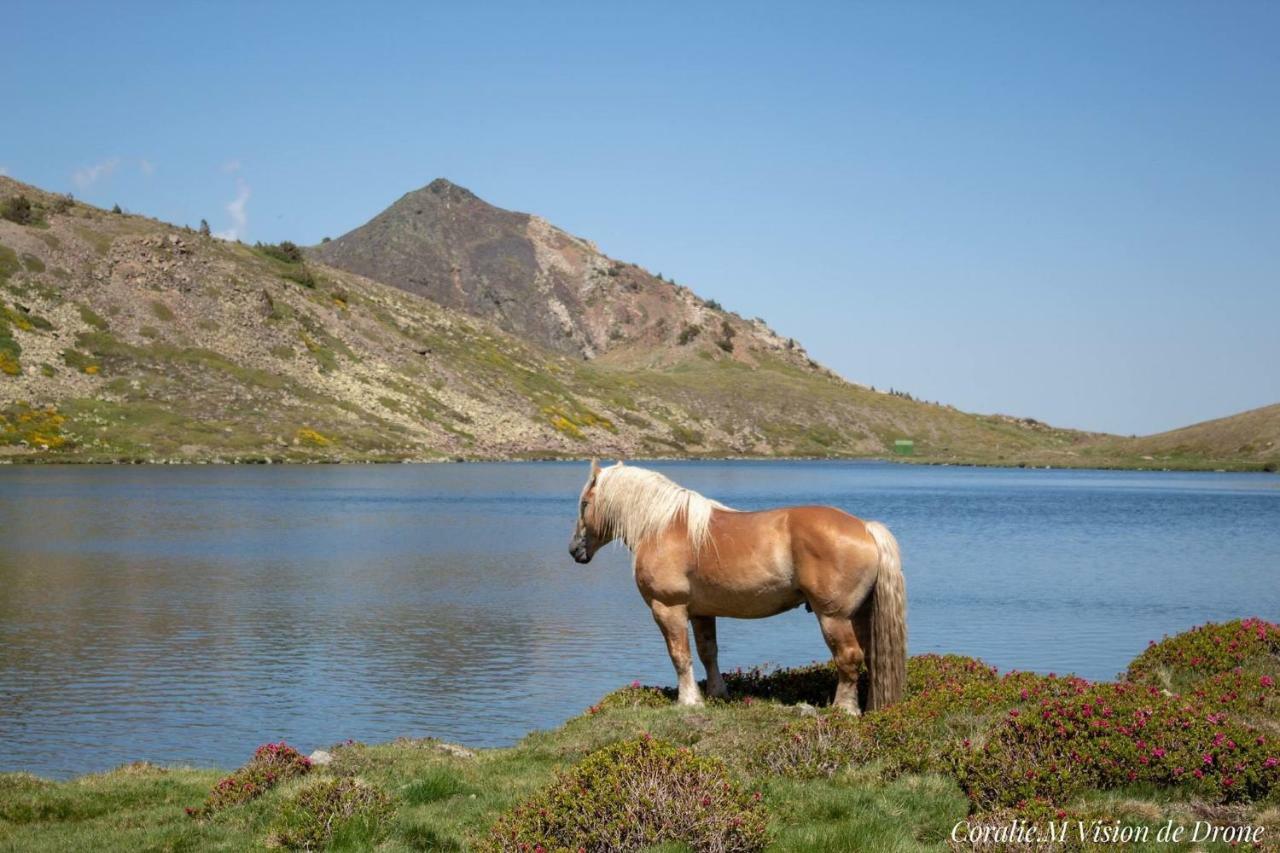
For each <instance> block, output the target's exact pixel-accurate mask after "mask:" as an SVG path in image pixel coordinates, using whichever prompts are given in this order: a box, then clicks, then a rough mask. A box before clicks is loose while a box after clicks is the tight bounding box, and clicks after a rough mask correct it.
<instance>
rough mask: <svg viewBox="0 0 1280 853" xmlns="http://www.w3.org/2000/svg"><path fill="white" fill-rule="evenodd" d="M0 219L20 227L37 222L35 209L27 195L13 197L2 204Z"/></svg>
mask: <svg viewBox="0 0 1280 853" xmlns="http://www.w3.org/2000/svg"><path fill="white" fill-rule="evenodd" d="M0 219H7V220H9V221H10V222H13V223H16V224H18V225H30V224H31V223H33V222H35V221H36V211H35V207H34V206H33V205H32V204H31V199H29V198H27V197H26V196H25V195H16V196H11V197H9V198H7V199H5V200H4V203H3V204H0Z"/></svg>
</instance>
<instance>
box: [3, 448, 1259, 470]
mask: <svg viewBox="0 0 1280 853" xmlns="http://www.w3.org/2000/svg"><path fill="white" fill-rule="evenodd" d="M592 458H593V457H591V456H576V455H575V456H562V455H557V454H551V455H529V456H467V457H463V456H452V457H404V458H394V459H390V458H314V459H307V458H285V457H272V456H248V457H237V458H232V459H223V458H220V457H215V458H211V459H141V458H128V457H111V458H103V459H94V458H88V459H68V458H56V457H52V456H45V455H37V454H21V455H20V454H13V455H0V465H12V466H15V467H16V466H30V467H37V466H42V465H50V466H54V465H61V466H68V467H70V466H75V465H83V466H89V467H98V466H101V467H109V466H135V467H144V466H147V467H150V466H154V467H178V466H185V467H200V466H210V465H219V466H244V467H256V466H268V465H283V466H297V467H301V466H308V465H450V464H454V465H466V464H473V463H519V462H583V463H585V462H589V461H590V460H591V459H592ZM596 458H600V459H618V458H622V459H624V461H626V462H636V463H650V462H657V463H663V462H746V463H762V462H884V463H889V464H894V465H914V466H920V467H931V468H993V469H1003V470H1011V471H1012V470H1025V471H1051V470H1065V471H1144V472H1148V473H1204V474H1276V473H1280V463H1275V462H1237V461H1217V460H1205V461H1203V462H1197V463H1193V464H1186V465H1154V464H1152V465H1137V464H1126V463H1124V462H1116V463H1115V464H1078V465H1077V464H1072V463H1069V462H1068V463H1059V464H1044V465H1040V464H1033V463H1031V462H1018V463H1004V462H982V461H965V460H949V459H928V458H915V459H910V458H902V457H891V456H714V455H707V456H626V457H617V456H613V455H610V454H608V453H601V454H598V456H597V457H596ZM1038 461H1040V460H1037V462H1038Z"/></svg>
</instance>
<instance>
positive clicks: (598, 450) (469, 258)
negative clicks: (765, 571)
mask: <svg viewBox="0 0 1280 853" xmlns="http://www.w3.org/2000/svg"><path fill="white" fill-rule="evenodd" d="M432 186H434V187H436V188H437V190H438V191H441V192H442V193H443V194H444V195H447V196H450V197H451V198H453V200H452V201H449V200H444V201H440V202H436V207H435V208H429V207H428V206H427V205H426V204H425V203H424V204H423V206H422V208H421V209H422V210H424V211H426V210H428V209H434V210H435V214H433V215H443V214H442V213H441V211H444V210H450V211H453V212H452V213H451V214H450V216H454V217H455V218H457V219H459V220H460V219H462V218H465V216H464V213H465V211H466V210H473V211H479V212H478V213H476V216H478V217H480V218H481V219H482V220H483V221H484V222H491V223H499V224H501V223H508V224H510V223H516V222H524V226H523V227H524V228H525V229H526V230H525V238H523V239H527V240H529V241H531V242H529V243H527V244H525V245H527V246H530V247H531V249H530V251H532V252H533V257H534V259H535V266H536V267H537V270H540V271H542V272H535V273H533V274H532V276H525V277H523V278H521V277H519V276H516V275H515V274H514V273H512V275H511V276H510V277H508V278H505V279H502V280H501V281H502V287H504V288H506V290H505V291H503V292H505V293H508V294H509V296H510V300H509V302H508V303H504V304H510V305H515V304H522V305H531V306H532V307H531V308H530V313H533V314H537V313H538V312H540V311H542V310H543V308H544V307H545V306H551V305H553V303H552V302H549V301H543V302H539V301H538V298H537V295H538V294H543V291H542V290H540V289H539V287H540V285H539V284H538V282H539V281H542V282H546V281H552V280H554V281H555V282H558V283H557V284H556V285H555V286H556V287H562V288H563V289H562V290H560V291H556V292H557V293H560V294H562V295H560V296H557V297H556V298H557V299H559V300H560V304H561V305H563V306H564V307H565V310H566V311H568V310H569V307H570V306H571V305H579V304H589V307H590V308H591V310H593V311H596V312H597V313H595V314H591V315H590V316H591V317H593V318H595V319H590V320H585V319H581V318H575V316H574V315H573V314H572V313H570V314H569V318H570V319H569V326H562V327H561V328H567V329H569V334H568V335H566V336H565V338H563V339H559V340H558V341H544V340H542V339H540V338H538V334H539V332H538V331H537V330H538V329H543V330H547V329H551V330H554V328H555V327H551V326H547V325H546V324H545V323H543V322H542V321H543V319H545V316H544V317H542V318H541V319H536V322H535V320H534V319H531V320H529V325H527V326H521V325H520V322H521V319H522V315H521V313H520V312H516V311H514V310H511V311H509V312H508V313H505V314H504V313H501V312H494V313H492V314H488V313H486V311H485V310H484V309H483V308H482V307H477V306H478V305H479V306H482V305H483V303H473V302H471V301H469V300H470V299H471V294H472V291H473V289H474V288H473V285H475V284H476V283H477V282H481V283H492V282H496V281H498V280H499V279H498V277H496V274H491V273H490V272H476V271H475V270H476V269H477V268H483V269H484V270H488V269H489V268H488V267H484V262H483V259H484V258H489V257H495V256H496V255H497V254H500V253H501V251H505V250H506V249H501V250H500V249H499V248H493V247H491V248H489V249H485V248H483V246H484V240H483V238H482V237H475V238H474V239H471V240H470V241H469V242H468V241H467V240H463V239H462V238H461V237H458V238H457V239H459V240H460V241H461V243H460V245H459V247H455V248H450V247H451V246H452V242H451V241H452V240H454V239H455V238H454V237H450V238H448V239H447V240H442V241H439V245H440V246H442V247H443V248H441V249H440V251H441V252H442V253H443V254H442V255H441V257H450V258H454V259H455V260H452V261H450V263H451V264H456V265H457V266H458V267H459V271H458V279H457V280H458V281H460V282H462V283H464V284H465V285H466V287H463V288H461V289H460V290H458V291H457V292H456V294H455V298H456V299H457V300H458V301H457V302H456V303H455V304H454V305H452V306H451V305H449V304H443V303H441V302H437V301H435V300H434V299H433V298H424V296H423V295H420V294H416V293H413V292H407V291H406V290H404V289H401V288H399V287H394V286H391V285H389V284H385V283H381V282H378V281H375V280H373V279H371V278H367V277H365V276H364V275H361V274H359V273H356V272H351V271H349V270H346V269H340V268H338V267H335V266H330V265H328V264H327V263H324V262H322V261H321V258H322V257H323V256H324V255H325V254H326V253H327V252H328V251H329V250H328V249H322V250H316V251H315V252H312V253H310V254H309V255H308V256H307V257H306V258H303V257H302V253H301V252H299V251H298V250H297V249H296V247H293V246H291V245H283V244H282V245H281V246H256V247H251V246H245V245H240V244H238V243H231V242H225V241H222V240H218V239H215V238H212V237H208V236H202V235H200V234H198V233H196V232H194V231H192V230H191V229H189V228H182V227H177V226H173V225H169V224H166V223H163V222H159V221H156V220H154V219H149V218H146V217H143V216H136V215H130V214H124V213H113V212H108V211H105V210H101V209H99V208H96V207H93V206H90V205H86V204H83V203H81V202H75V201H72V200H70V199H69V198H66V197H63V196H58V195H55V194H51V193H47V192H44V191H41V190H39V189H37V188H36V187H32V186H29V185H26V184H21V183H18V182H16V181H13V180H11V179H9V178H5V177H0V215H3V216H4V217H7V218H0V460H5V459H8V460H31V461H90V462H92V461H122V460H123V461H196V462H199V461H267V460H271V461H277V460H278V461H308V460H312V461H336V460H384V461H390V460H402V459H405V460H428V459H445V458H471V459H507V458H530V457H539V458H544V457H582V456H586V455H592V454H597V455H601V456H625V457H646V456H647V457H655V456H657V457H662V456H667V457H670V456H755V457H771V456H783V457H786V456H822V457H857V456H887V455H890V454H892V452H893V449H894V444H895V442H896V441H898V440H902V439H911V440H912V441H913V442H914V450H915V455H916V457H917V458H919V459H922V460H927V461H935V462H944V461H945V462H975V463H990V464H1039V465H1044V464H1053V465H1110V464H1130V465H1132V464H1137V465H1144V464H1150V463H1146V462H1143V461H1141V460H1136V457H1133V456H1132V455H1131V454H1132V451H1131V450H1129V449H1127V446H1126V449H1125V450H1124V451H1123V453H1120V452H1117V451H1116V450H1115V449H1114V442H1116V441H1119V440H1118V439H1114V438H1113V437H1108V436H1099V435H1096V434H1091V433H1082V432H1076V431H1070V430H1060V429H1054V428H1052V427H1049V426H1046V425H1044V424H1041V423H1038V422H1036V421H1033V420H1030V419H1023V418H1016V417H1010V416H1005V415H973V414H968V413H964V412H960V411H958V410H956V409H954V408H952V407H949V406H941V405H936V404H930V403H924V402H920V401H916V400H912V399H909V398H906V397H903V396H898V395H893V394H886V393H883V392H879V391H875V390H873V389H871V388H868V387H865V386H861V385H857V384H853V383H849V382H846V381H844V380H843V379H841V378H839V377H838V376H836V375H834V374H832V373H831V372H830V371H827V370H826V369H824V368H822V367H821V366H819V365H816V364H814V363H813V362H812V361H810V360H809V358H808V356H806V355H805V354H804V352H803V350H802V349H800V347H799V346H798V345H797V344H795V343H793V342H790V341H787V340H784V339H782V338H780V337H778V336H777V335H775V334H773V333H772V332H771V331H769V330H768V328H767V327H766V326H765V325H764V323H763V322H761V321H752V320H745V319H743V318H741V317H738V316H737V315H735V314H732V313H729V312H724V311H722V310H720V309H719V308H718V307H717V306H715V305H712V304H709V303H706V302H703V301H702V300H700V299H698V297H696V296H695V295H693V294H692V293H690V292H689V291H687V290H686V289H684V288H680V287H678V286H675V285H672V284H670V283H669V282H665V281H662V280H660V279H657V278H656V277H653V276H649V275H648V274H647V273H645V272H644V271H643V270H639V269H637V268H635V267H631V266H629V265H625V264H624V265H621V268H620V269H619V270H618V273H617V274H616V275H610V274H609V273H608V270H609V269H613V268H614V265H615V264H616V263H617V262H614V261H609V260H607V259H606V260H604V261H600V260H599V258H602V257H603V256H600V255H598V253H595V254H592V255H590V258H589V259H587V260H581V265H580V266H577V267H572V269H573V270H581V269H595V268H598V264H600V263H604V264H605V267H604V269H605V270H606V272H605V273H604V275H603V276H598V277H595V278H599V279H600V281H599V282H598V283H595V284H590V285H588V284H586V283H585V282H590V281H591V280H592V277H591V276H590V275H589V274H586V275H587V278H585V279H583V278H574V277H573V276H571V275H570V274H569V272H566V271H565V268H562V267H561V266H559V265H558V262H557V261H555V260H554V259H548V256H547V254H546V247H547V246H548V245H552V244H558V243H561V242H562V241H563V245H565V246H571V247H579V248H573V249H572V251H570V249H565V251H566V252H569V254H570V255H572V253H573V252H581V253H583V257H584V258H586V257H587V253H588V249H587V248H586V247H587V246H589V244H586V243H585V241H577V238H571V237H568V235H563V236H558V235H562V234H563V232H557V231H555V230H554V229H553V228H551V226H549V225H545V224H543V225H539V226H533V228H534V231H535V232H537V233H538V234H542V235H552V236H546V237H545V238H544V237H539V238H538V239H536V240H535V239H534V238H531V237H529V236H528V234H529V230H528V229H529V228H530V227H531V226H530V223H531V222H532V221H533V220H532V218H523V219H522V218H521V217H523V215H522V214H511V215H510V217H512V218H510V219H508V218H507V217H506V216H504V215H503V214H502V212H500V211H499V212H497V213H495V212H494V211H496V210H497V209H496V208H490V207H488V206H487V205H485V206H483V207H481V206H480V205H483V202H479V200H477V199H474V197H471V198H467V197H466V196H465V195H464V192H465V191H462V190H460V189H459V188H456V187H453V186H452V185H443V184H441V183H440V182H437V183H436V184H433V185H432ZM437 190H432V189H431V187H428V188H427V189H426V190H423V191H419V193H423V192H425V193H428V194H431V195H435V194H436V191H437ZM410 195H411V196H412V195H414V194H410ZM19 198H23V199H26V200H27V201H28V202H29V205H28V206H26V207H23V206H22V205H21V204H18V203H17V200H18V199H19ZM402 201H403V200H402ZM412 209H415V210H416V209H417V208H412ZM423 215H424V216H425V215H426V213H425V212H424V214H423ZM14 220H17V221H14ZM366 227H367V226H366ZM450 227H453V228H456V229H458V230H457V231H456V234H464V233H465V234H472V235H483V234H486V233H487V234H492V235H495V237H494V239H495V240H497V241H498V243H499V244H500V246H502V247H508V246H509V245H510V243H509V241H515V242H517V243H518V242H519V239H521V238H518V235H517V236H512V235H510V234H508V235H507V236H506V237H499V236H496V235H498V233H499V232H498V231H495V230H493V229H495V228H498V227H499V225H492V227H491V226H490V225H484V226H478V225H477V226H472V225H466V224H465V223H461V222H458V223H456V224H455V225H453V226H450ZM501 227H504V228H505V227H507V225H502V226H501ZM512 227H514V226H512ZM539 229H541V230H539ZM451 233H455V232H451ZM513 233H515V232H513ZM349 236H350V235H349ZM344 239H345V238H344ZM433 239H434V238H433ZM540 241H542V242H540ZM575 241H576V242H575ZM332 242H334V243H336V242H338V241H332ZM325 245H326V246H328V245H329V244H325ZM354 245H356V244H355V242H348V247H352V246H354ZM416 251H417V249H415V248H414V247H413V246H411V245H408V244H406V245H405V247H404V252H407V253H413V252H416ZM512 251H513V252H515V254H516V255H519V254H520V253H519V251H516V250H512ZM591 251H592V252H594V250H591ZM450 252H452V254H450ZM539 253H541V254H539ZM508 266H513V265H508V264H498V265H497V268H499V269H502V268H506V267H508ZM569 266H572V265H569ZM548 269H550V270H552V272H553V273H554V272H555V271H556V270H560V271H561V273H563V275H562V277H561V278H556V277H555V275H551V274H547V273H546V272H545V271H546V270H548ZM463 270H469V272H467V274H466V275H465V276H464V275H463V274H462V272H463ZM574 275H577V273H576V272H575V273H574ZM539 276H541V278H539ZM548 276H549V277H548ZM426 280H430V279H429V277H428V278H427V279H426ZM575 282H576V284H575ZM633 283H634V284H633ZM493 286H495V287H496V286H497V285H496V284H495V285H493ZM575 287H576V288H578V289H577V290H575V289H574V288H575ZM575 298H576V299H579V300H581V301H580V302H575V301H573V300H574V299H575ZM468 305H470V306H471V307H470V308H468V307H466V306H468ZM641 308H644V309H645V311H647V312H648V313H642V312H641ZM548 312H549V313H551V314H555V313H558V312H557V311H556V309H554V308H547V309H546V311H544V312H543V313H544V314H546V313H548ZM628 312H634V315H635V316H634V318H633V319H632V320H630V321H626V322H620V323H619V324H617V325H616V326H613V327H611V326H610V325H609V324H610V323H612V322H614V321H616V320H618V318H619V317H623V316H624V315H625V316H630V315H629V314H628ZM588 313H590V312H588ZM477 314H479V315H482V316H476V315H477ZM601 318H605V319H601ZM608 318H613V319H612V320H610V319H608ZM662 318H666V323H665V324H662V323H659V322H658V320H660V319H662ZM504 324H505V326H504ZM682 324H683V325H682ZM507 327H510V328H507ZM615 328H617V329H620V331H618V332H617V333H615V332H614V329H615ZM673 328H675V329H678V331H677V332H676V333H675V334H674V335H672V334H671V330H672V329H673ZM566 340H567V341H568V342H569V343H566ZM570 344H572V345H570ZM1135 460H1136V461H1135ZM1184 461H1185V460H1184ZM1197 461H1198V462H1201V463H1203V462H1205V460H1197ZM1155 464H1160V463H1159V462H1158V461H1157V462H1156V463H1155ZM1250 464H1252V463H1250Z"/></svg>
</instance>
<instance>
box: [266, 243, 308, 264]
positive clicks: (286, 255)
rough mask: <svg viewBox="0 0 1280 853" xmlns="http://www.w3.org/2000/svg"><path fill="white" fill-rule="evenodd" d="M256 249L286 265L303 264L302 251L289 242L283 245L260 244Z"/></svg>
mask: <svg viewBox="0 0 1280 853" xmlns="http://www.w3.org/2000/svg"><path fill="white" fill-rule="evenodd" d="M256 248H257V250H258V251H259V252H262V254H264V255H266V256H267V257H269V258H275V259H276V260H277V261H281V262H283V263H286V264H300V263H302V249H300V248H298V246H297V244H295V243H291V242H290V241H288V240H285V241H284V242H282V243H258V244H257V246H256Z"/></svg>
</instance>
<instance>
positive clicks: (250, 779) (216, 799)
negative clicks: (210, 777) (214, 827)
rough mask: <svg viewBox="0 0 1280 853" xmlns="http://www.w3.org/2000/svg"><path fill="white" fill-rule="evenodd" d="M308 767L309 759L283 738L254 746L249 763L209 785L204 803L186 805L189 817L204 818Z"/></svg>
mask: <svg viewBox="0 0 1280 853" xmlns="http://www.w3.org/2000/svg"><path fill="white" fill-rule="evenodd" d="M309 770H311V759H309V758H307V757H306V756H305V755H303V754H302V753H300V752H298V751H297V750H296V749H294V748H293V747H291V746H289V745H288V744H286V743H285V742H284V741H280V742H279V743H268V744H263V745H262V746H260V747H258V749H257V751H255V752H254V753H253V758H252V759H250V761H249V763H248V764H246V765H244V766H243V767H241V768H240V769H239V770H237V771H236V772H234V773H232V774H231V775H230V776H227V777H225V778H223V779H222V780H221V781H219V782H218V784H216V785H214V786H213V790H212V791H210V792H209V796H208V797H207V798H206V799H205V802H204V805H203V806H201V807H200V808H198V809H195V808H188V809H187V814H189V815H191V816H192V817H207V816H209V815H211V814H214V813H216V812H220V811H222V810H223V809H226V808H230V807H232V806H238V805H241V804H242V803H247V802H249V801H250V800H253V799H257V798H258V797H260V796H262V795H263V794H265V793H266V792H267V791H269V790H271V789H272V788H274V787H275V786H276V785H278V784H279V783H281V782H283V781H284V780H286V779H293V778H295V777H298V776H302V775H303V774H305V773H307V772H308V771H309Z"/></svg>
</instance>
